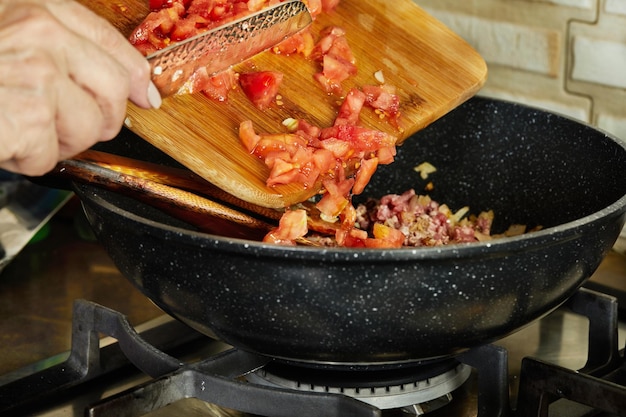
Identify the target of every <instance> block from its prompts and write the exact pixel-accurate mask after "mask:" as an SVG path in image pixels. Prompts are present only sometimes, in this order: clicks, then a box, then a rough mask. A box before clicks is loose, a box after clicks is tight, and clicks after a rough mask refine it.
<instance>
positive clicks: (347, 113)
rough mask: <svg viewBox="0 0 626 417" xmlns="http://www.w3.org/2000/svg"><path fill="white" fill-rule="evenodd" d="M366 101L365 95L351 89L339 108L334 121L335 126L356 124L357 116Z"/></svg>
mask: <svg viewBox="0 0 626 417" xmlns="http://www.w3.org/2000/svg"><path fill="white" fill-rule="evenodd" d="M366 99H367V96H366V94H365V93H363V92H362V91H359V90H358V89H356V88H353V89H351V90H350V91H349V92H348V94H347V95H346V98H345V99H344V101H343V103H342V104H341V107H340V108H339V114H338V115H337V118H336V119H335V126H338V125H356V124H358V122H359V115H360V113H361V109H362V108H363V105H364V104H365V100H366Z"/></svg>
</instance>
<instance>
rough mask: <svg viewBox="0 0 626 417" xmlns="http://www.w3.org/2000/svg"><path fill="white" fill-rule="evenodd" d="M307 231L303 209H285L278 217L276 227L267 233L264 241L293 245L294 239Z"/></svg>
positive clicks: (305, 215)
mask: <svg viewBox="0 0 626 417" xmlns="http://www.w3.org/2000/svg"><path fill="white" fill-rule="evenodd" d="M307 233H308V226H307V214H306V211H305V210H287V211H286V212H285V213H284V214H283V216H282V217H281V218H280V221H279V224H278V228H276V229H275V230H273V231H271V232H270V233H268V234H267V235H266V236H265V238H264V239H263V241H264V242H269V243H279V244H283V245H285V244H287V245H295V242H294V241H295V240H296V239H298V238H299V237H302V236H305V235H306V234H307Z"/></svg>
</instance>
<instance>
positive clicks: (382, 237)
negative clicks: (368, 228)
mask: <svg viewBox="0 0 626 417" xmlns="http://www.w3.org/2000/svg"><path fill="white" fill-rule="evenodd" d="M372 234H373V235H374V239H368V241H366V243H365V244H366V246H367V247H377V248H399V247H401V246H402V245H403V244H404V240H405V236H404V233H402V232H401V231H400V230H397V229H394V228H393V227H389V226H385V225H384V224H382V223H374V227H373V230H372Z"/></svg>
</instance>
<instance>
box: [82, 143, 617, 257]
mask: <svg viewBox="0 0 626 417" xmlns="http://www.w3.org/2000/svg"><path fill="white" fill-rule="evenodd" d="M625 151H626V147H625ZM74 189H75V190H76V191H77V193H78V194H79V197H80V196H81V195H84V194H85V191H82V190H91V195H90V198H89V199H87V200H88V202H85V199H83V198H81V202H82V204H83V205H85V204H98V205H99V206H100V207H102V208H105V209H106V210H107V211H109V212H110V213H113V214H114V215H116V216H118V217H120V218H121V219H125V220H126V219H128V220H131V221H133V222H134V224H133V228H131V230H133V231H136V232H139V231H138V230H137V225H142V226H143V227H145V228H146V229H145V230H142V231H141V233H146V232H148V233H151V234H152V233H154V232H155V231H158V233H160V234H162V233H167V234H168V237H169V238H170V239H176V240H180V241H185V240H187V241H189V242H194V244H195V243H197V241H202V244H203V245H204V246H206V247H207V249H209V248H210V249H214V250H219V251H224V252H233V253H237V252H243V253H246V254H249V255H250V254H252V253H254V255H255V256H262V257H276V258H297V259H307V260H311V261H314V260H324V261H353V262H355V261H362V260H367V261H368V262H376V261H381V262H388V261H389V260H397V261H408V260H410V261H416V260H424V261H427V260H436V259H453V258H454V259H462V258H466V257H477V256H483V257H492V256H498V257H500V256H507V255H508V254H512V253H516V252H521V251H527V250H528V249H529V248H533V249H538V248H544V247H546V246H550V245H554V244H558V243H559V242H562V241H563V240H564V239H573V238H576V236H578V234H574V235H572V233H567V232H570V231H571V230H574V229H581V228H583V227H586V228H590V227H593V224H594V223H596V222H598V221H600V220H601V219H606V218H607V217H612V216H616V217H619V216H622V217H626V194H624V195H622V197H620V198H619V199H618V200H617V201H615V202H614V203H612V204H611V205H609V206H607V207H605V208H603V209H602V210H599V211H596V212H594V213H591V214H589V215H587V216H584V217H581V218H578V219H576V220H573V221H569V222H566V223H562V224H560V225H557V226H552V227H548V228H546V229H542V230H539V231H536V232H531V233H527V234H523V235H518V236H511V237H502V238H497V239H493V240H490V241H483V242H472V243H454V244H447V245H442V246H434V247H431V246H429V247H403V248H394V249H384V248H346V247H324V248H317V247H307V246H284V245H276V244H271V243H264V242H260V241H254V240H247V239H238V238H229V237H224V236H220V235H214V234H209V233H204V232H199V231H195V230H191V229H186V228H183V227H179V226H173V225H169V224H164V223H160V222H158V221H155V220H151V219H148V218H146V217H143V216H140V215H138V214H136V213H133V212H131V211H129V210H126V209H124V208H121V207H119V206H118V205H115V204H113V203H111V202H109V201H108V200H107V199H106V198H104V197H103V195H102V194H103V192H104V193H105V194H106V191H104V190H100V189H99V188H97V187H94V186H89V185H84V184H74ZM625 221H626V218H623V219H622V220H621V224H622V225H623V224H624V222H625ZM616 238H617V234H616ZM520 242H522V243H523V244H520Z"/></svg>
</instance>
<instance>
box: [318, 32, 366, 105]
mask: <svg viewBox="0 0 626 417" xmlns="http://www.w3.org/2000/svg"><path fill="white" fill-rule="evenodd" d="M345 35H346V33H345V31H344V30H343V29H342V28H340V27H337V26H331V27H328V28H326V29H325V30H324V31H322V33H321V38H320V40H319V41H318V42H317V43H316V45H315V47H314V48H313V51H312V52H311V59H313V60H315V61H320V62H321V63H322V71H321V72H319V73H317V74H315V75H314V78H315V80H316V81H317V82H318V83H319V84H320V85H321V86H322V88H323V89H324V91H326V92H327V93H329V94H331V93H334V94H337V95H341V93H342V92H343V91H342V88H341V83H342V82H343V81H345V80H347V79H348V78H350V77H351V76H353V75H356V73H357V67H356V60H355V58H354V55H353V54H352V50H351V49H350V46H349V45H348V40H347V39H346V37H345Z"/></svg>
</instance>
